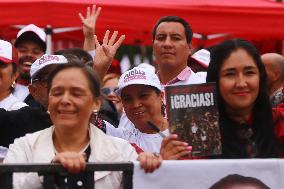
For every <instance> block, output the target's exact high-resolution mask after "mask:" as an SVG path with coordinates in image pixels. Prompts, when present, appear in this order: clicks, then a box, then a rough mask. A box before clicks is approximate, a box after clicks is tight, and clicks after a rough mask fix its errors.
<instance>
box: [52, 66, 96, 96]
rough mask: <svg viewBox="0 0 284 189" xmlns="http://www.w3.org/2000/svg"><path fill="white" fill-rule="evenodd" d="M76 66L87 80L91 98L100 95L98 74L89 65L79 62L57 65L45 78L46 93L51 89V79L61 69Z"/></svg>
mask: <svg viewBox="0 0 284 189" xmlns="http://www.w3.org/2000/svg"><path fill="white" fill-rule="evenodd" d="M71 68H76V69H79V70H81V71H82V72H83V74H84V75H85V77H86V78H87V80H88V84H89V88H90V90H91V92H92V94H93V98H94V99H95V98H96V97H100V87H101V86H100V80H99V76H98V74H97V73H96V72H95V71H94V70H93V69H92V68H90V67H89V66H85V65H82V64H81V63H80V62H77V61H74V62H68V63H67V64H60V65H58V66H57V67H56V68H55V69H54V70H53V71H52V72H51V74H50V75H49V77H48V80H47V89H48V93H49V91H50V89H51V84H52V80H53V79H54V77H55V76H56V75H57V74H58V73H59V72H61V71H63V70H66V69H71Z"/></svg>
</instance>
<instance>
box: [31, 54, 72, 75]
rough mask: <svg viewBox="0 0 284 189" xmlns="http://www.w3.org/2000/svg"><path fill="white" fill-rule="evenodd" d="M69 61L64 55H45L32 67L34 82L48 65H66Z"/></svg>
mask: <svg viewBox="0 0 284 189" xmlns="http://www.w3.org/2000/svg"><path fill="white" fill-rule="evenodd" d="M66 63H68V60H67V59H66V58H65V57H64V56H62V55H47V54H45V55H43V56H42V57H41V58H39V59H37V60H36V61H35V62H34V63H33V64H32V66H31V70H30V75H31V79H32V80H33V79H34V78H35V77H36V76H37V74H38V73H39V71H41V70H42V69H43V68H45V67H46V66H48V65H52V64H66Z"/></svg>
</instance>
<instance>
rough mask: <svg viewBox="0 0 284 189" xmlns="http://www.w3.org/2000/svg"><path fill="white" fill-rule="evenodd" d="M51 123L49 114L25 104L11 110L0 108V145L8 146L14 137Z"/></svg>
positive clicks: (48, 125) (45, 126)
mask: <svg viewBox="0 0 284 189" xmlns="http://www.w3.org/2000/svg"><path fill="white" fill-rule="evenodd" d="M51 125H52V122H51V120H50V117H49V114H47V113H46V112H45V111H42V110H40V109H38V108H31V107H29V106H26V107H23V108H21V109H19V110H13V111H6V110H5V109H0V146H4V147H9V144H11V143H13V142H14V139H15V138H19V137H22V136H24V135H25V134H27V133H33V132H36V131H39V130H42V129H45V128H47V127H50V126H51Z"/></svg>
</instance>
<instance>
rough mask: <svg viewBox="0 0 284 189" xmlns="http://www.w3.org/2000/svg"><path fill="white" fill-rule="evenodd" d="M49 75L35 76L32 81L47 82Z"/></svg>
mask: <svg viewBox="0 0 284 189" xmlns="http://www.w3.org/2000/svg"><path fill="white" fill-rule="evenodd" d="M47 80H48V77H43V78H41V77H39V78H35V79H33V80H32V83H36V82H41V83H47Z"/></svg>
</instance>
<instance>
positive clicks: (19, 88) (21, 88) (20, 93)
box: [13, 83, 30, 101]
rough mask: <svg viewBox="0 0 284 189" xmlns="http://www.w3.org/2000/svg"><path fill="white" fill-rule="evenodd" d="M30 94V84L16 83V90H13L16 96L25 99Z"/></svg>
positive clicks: (21, 99)
mask: <svg viewBox="0 0 284 189" xmlns="http://www.w3.org/2000/svg"><path fill="white" fill-rule="evenodd" d="M29 94H30V92H29V88H28V86H26V85H21V84H19V83H16V85H15V90H14V92H13V95H14V96H15V97H17V98H18V99H19V100H20V101H24V100H25V99H26V98H27V96H28V95H29Z"/></svg>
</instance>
